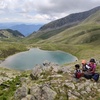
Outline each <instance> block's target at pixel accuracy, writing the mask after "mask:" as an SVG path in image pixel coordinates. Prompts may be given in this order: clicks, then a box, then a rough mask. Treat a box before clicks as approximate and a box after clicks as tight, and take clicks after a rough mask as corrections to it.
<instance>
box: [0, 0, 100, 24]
mask: <svg viewBox="0 0 100 100" xmlns="http://www.w3.org/2000/svg"><path fill="white" fill-rule="evenodd" d="M99 5H100V0H0V19H2V20H1V21H3V19H4V18H5V17H6V18H9V21H23V22H24V21H25V22H26V21H27V22H29V21H30V20H31V21H30V22H33V23H39V21H40V23H42V22H44V23H45V22H49V21H52V20H55V19H58V18H61V17H64V16H67V15H68V14H70V13H75V12H80V11H85V10H89V9H92V8H94V7H96V6H99ZM15 19H16V20H15Z"/></svg>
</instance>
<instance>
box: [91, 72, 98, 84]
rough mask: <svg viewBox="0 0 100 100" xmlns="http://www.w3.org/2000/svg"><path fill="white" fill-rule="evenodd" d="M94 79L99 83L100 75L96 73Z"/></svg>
mask: <svg viewBox="0 0 100 100" xmlns="http://www.w3.org/2000/svg"><path fill="white" fill-rule="evenodd" d="M92 78H93V79H94V80H95V81H96V82H97V81H98V80H99V74H98V73H94V75H93V76H92Z"/></svg>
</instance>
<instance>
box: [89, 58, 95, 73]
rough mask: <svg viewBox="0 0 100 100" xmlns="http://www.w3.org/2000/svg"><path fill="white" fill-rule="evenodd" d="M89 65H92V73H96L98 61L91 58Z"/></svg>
mask: <svg viewBox="0 0 100 100" xmlns="http://www.w3.org/2000/svg"><path fill="white" fill-rule="evenodd" d="M88 65H89V66H90V68H91V69H90V72H91V73H92V74H94V73H95V70H96V62H95V59H93V58H92V59H90V62H89V64H88Z"/></svg>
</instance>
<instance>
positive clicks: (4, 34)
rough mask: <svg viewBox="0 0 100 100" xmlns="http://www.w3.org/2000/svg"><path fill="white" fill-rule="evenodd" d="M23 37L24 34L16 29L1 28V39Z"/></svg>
mask: <svg viewBox="0 0 100 100" xmlns="http://www.w3.org/2000/svg"><path fill="white" fill-rule="evenodd" d="M23 37H24V35H23V34H21V33H20V32H18V31H16V30H15V31H13V30H11V29H1V30H0V40H6V39H8V40H9V39H17V38H23Z"/></svg>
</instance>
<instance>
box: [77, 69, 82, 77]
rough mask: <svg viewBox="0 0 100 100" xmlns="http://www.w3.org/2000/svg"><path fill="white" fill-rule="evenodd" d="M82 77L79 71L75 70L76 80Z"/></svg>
mask: <svg viewBox="0 0 100 100" xmlns="http://www.w3.org/2000/svg"><path fill="white" fill-rule="evenodd" d="M81 76H82V73H81V71H80V70H77V71H76V78H78V79H79V78H80V77H81Z"/></svg>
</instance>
